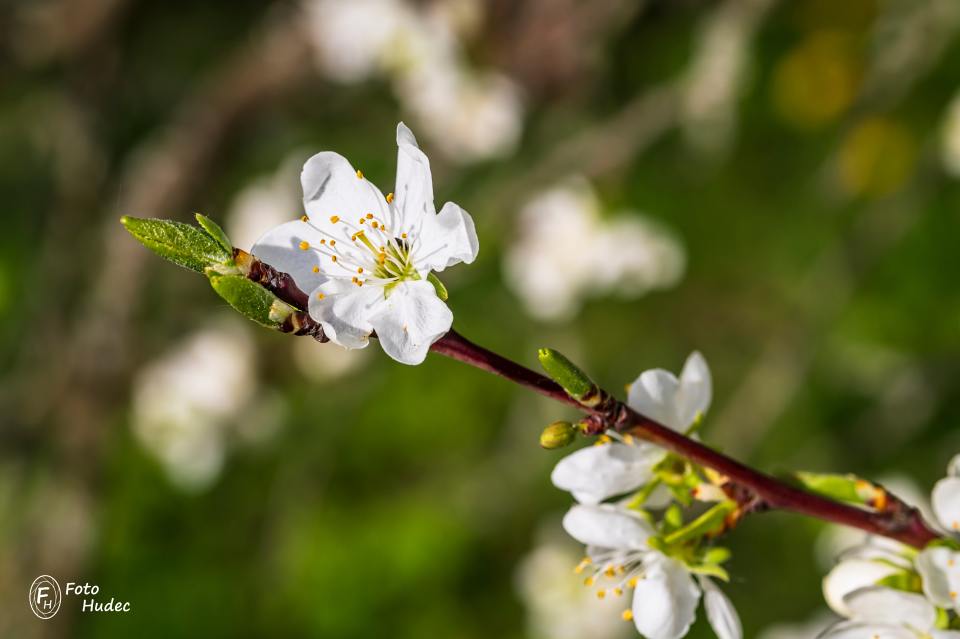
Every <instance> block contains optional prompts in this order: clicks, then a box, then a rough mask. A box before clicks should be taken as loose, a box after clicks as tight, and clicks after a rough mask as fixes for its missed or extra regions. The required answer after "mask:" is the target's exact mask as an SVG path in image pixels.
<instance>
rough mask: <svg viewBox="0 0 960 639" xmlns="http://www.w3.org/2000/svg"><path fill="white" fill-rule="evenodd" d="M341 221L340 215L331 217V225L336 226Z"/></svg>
mask: <svg viewBox="0 0 960 639" xmlns="http://www.w3.org/2000/svg"><path fill="white" fill-rule="evenodd" d="M339 221H340V216H339V215H331V216H330V223H331V224H336V223H337V222H339Z"/></svg>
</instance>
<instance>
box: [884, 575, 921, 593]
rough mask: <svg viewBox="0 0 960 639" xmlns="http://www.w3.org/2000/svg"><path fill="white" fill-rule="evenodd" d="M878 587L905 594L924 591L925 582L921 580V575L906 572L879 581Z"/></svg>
mask: <svg viewBox="0 0 960 639" xmlns="http://www.w3.org/2000/svg"><path fill="white" fill-rule="evenodd" d="M876 585H877V586H884V587H886V588H893V589H894V590H903V591H905V592H922V591H923V580H922V579H921V578H920V575H918V574H917V573H915V572H907V571H906V570H904V571H901V572H897V573H894V574H892V575H887V576H886V577H884V578H883V579H881V580H879V581H877V582H876Z"/></svg>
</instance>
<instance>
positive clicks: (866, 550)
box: [821, 455, 960, 639]
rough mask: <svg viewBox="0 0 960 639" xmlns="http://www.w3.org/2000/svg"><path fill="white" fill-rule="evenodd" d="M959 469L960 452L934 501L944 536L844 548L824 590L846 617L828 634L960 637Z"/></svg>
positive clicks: (875, 540) (871, 540)
mask: <svg viewBox="0 0 960 639" xmlns="http://www.w3.org/2000/svg"><path fill="white" fill-rule="evenodd" d="M958 475H960V455H958V456H957V457H954V458H953V460H952V461H951V462H950V465H949V467H948V469H947V477H946V478H944V479H941V480H940V481H939V482H937V484H936V486H934V489H933V494H932V499H931V501H932V507H933V512H934V516H935V518H936V520H937V522H938V523H939V524H940V525H941V526H942V527H943V529H944V531H945V533H944V534H945V537H944V540H943V543H934V544H932V545H930V546H928V547H927V548H926V549H924V550H922V551H919V552H918V551H917V550H916V549H913V548H909V547H906V546H904V545H902V544H899V543H897V542H894V541H890V540H888V539H885V538H882V537H867V538H866V539H865V540H864V541H863V543H861V544H859V545H857V546H854V547H852V548H850V549H848V550H846V551H845V552H844V553H843V554H841V556H840V560H839V562H838V563H837V565H836V566H834V568H833V569H832V570H831V571H830V573H829V574H828V575H827V576H826V578H824V580H823V594H824V598H825V599H826V601H827V604H828V605H829V606H830V608H832V609H833V611H834V612H836V613H837V614H839V615H841V616H842V617H844V618H845V619H844V621H841V622H839V623H837V624H835V625H834V626H832V627H831V628H829V629H828V630H827V631H826V632H824V633H823V634H822V635H821V637H823V638H824V639H826V638H830V639H853V638H860V637H871V638H872V637H879V638H882V639H931V638H932V639H950V638H954V639H958V638H960V630H958V629H957V625H958V623H960V618H958V617H957V613H958V612H960V600H958V593H960V536H956V533H957V532H958V531H960V476H958ZM950 534H953V535H954V536H953V537H952V538H951V537H950V536H949V535H950Z"/></svg>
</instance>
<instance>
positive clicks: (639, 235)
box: [504, 179, 686, 320]
mask: <svg viewBox="0 0 960 639" xmlns="http://www.w3.org/2000/svg"><path fill="white" fill-rule="evenodd" d="M600 206H601V205H600V202H599V201H598V199H597V197H596V195H595V194H594V192H593V190H592V189H591V188H590V185H589V184H588V183H587V182H586V181H585V180H582V179H572V180H569V181H567V182H565V183H563V184H560V185H558V186H555V187H553V188H551V189H549V190H547V191H545V192H543V193H541V194H540V195H538V196H536V197H535V198H534V199H533V200H532V201H531V202H530V203H529V204H527V205H526V206H525V207H524V208H523V210H522V211H521V212H520V217H519V228H518V231H517V236H518V239H517V241H516V243H514V245H513V246H512V247H510V249H509V250H508V251H507V253H506V256H505V263H504V269H505V271H506V277H507V283H508V284H509V285H510V287H511V288H513V290H514V291H515V292H516V293H517V295H518V296H519V297H520V299H521V300H522V301H523V303H524V306H525V307H526V309H527V311H528V312H529V313H530V314H531V315H532V316H534V317H537V318H539V319H544V320H557V319H564V318H569V317H570V316H572V315H574V314H575V313H576V312H577V311H578V310H579V308H580V305H581V304H582V303H583V301H584V300H585V299H586V298H588V297H598V296H601V295H608V294H618V295H621V296H623V297H628V298H633V297H638V296H640V295H643V294H644V293H646V292H648V291H650V290H654V289H660V288H668V287H670V286H673V285H675V284H676V283H677V282H678V281H679V280H680V278H681V277H682V275H683V271H684V268H685V262H686V258H685V255H684V252H683V248H682V247H681V246H680V244H679V243H678V242H677V240H676V239H675V238H674V236H673V235H672V234H671V233H670V232H668V231H667V230H666V229H665V228H663V227H662V226H661V225H660V224H658V223H657V222H655V221H653V220H650V219H648V218H645V217H642V216H640V215H638V214H636V213H632V212H628V211H624V212H620V213H618V214H617V216H616V217H614V218H613V219H612V220H610V221H605V220H603V219H602V218H601V210H600Z"/></svg>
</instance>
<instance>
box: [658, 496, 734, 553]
mask: <svg viewBox="0 0 960 639" xmlns="http://www.w3.org/2000/svg"><path fill="white" fill-rule="evenodd" d="M736 509H737V503H736V502H735V501H732V500H729V499H728V500H727V501H721V502H720V503H719V504H717V505H716V506H714V507H713V508H711V509H710V510H708V511H707V512H705V513H703V514H702V515H700V516H699V517H697V518H696V519H694V520H693V521H691V522H690V523H689V524H687V525H686V526H684V527H683V528H681V529H679V530H676V531H674V532H672V533H670V534H669V535H667V536H666V537H665V538H664V541H665V542H666V543H667V544H668V545H673V544H677V543H681V542H684V541H689V540H691V539H695V538H697V537H702V536H703V535H706V534H708V533H712V532H717V531H719V530H721V529H722V528H723V526H724V522H725V521H726V518H727V515H729V514H730V513H732V512H733V511H734V510H736Z"/></svg>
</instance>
